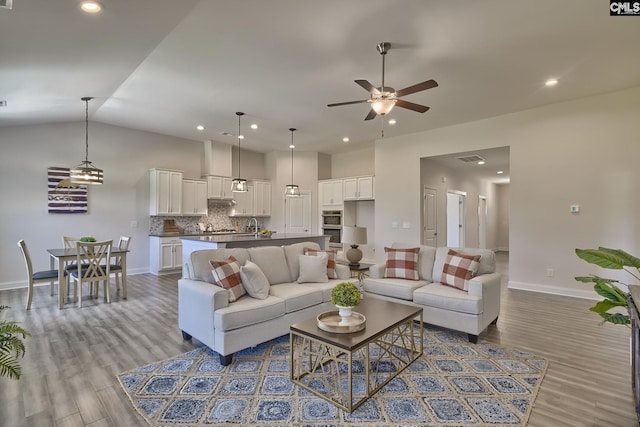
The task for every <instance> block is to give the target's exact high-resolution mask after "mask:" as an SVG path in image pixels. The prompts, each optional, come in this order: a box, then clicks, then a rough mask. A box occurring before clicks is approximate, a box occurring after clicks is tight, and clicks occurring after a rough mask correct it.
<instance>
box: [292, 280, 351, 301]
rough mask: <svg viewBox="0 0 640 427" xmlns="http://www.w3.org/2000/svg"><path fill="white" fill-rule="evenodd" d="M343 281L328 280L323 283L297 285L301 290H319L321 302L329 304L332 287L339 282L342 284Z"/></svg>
mask: <svg viewBox="0 0 640 427" xmlns="http://www.w3.org/2000/svg"><path fill="white" fill-rule="evenodd" d="M344 281H345V279H329V281H328V282H325V283H304V284H301V285H298V286H300V287H302V288H307V287H308V288H311V289H315V290H319V291H321V292H322V302H331V291H332V290H333V288H334V286H336V285H337V284H338V283H340V282H344Z"/></svg>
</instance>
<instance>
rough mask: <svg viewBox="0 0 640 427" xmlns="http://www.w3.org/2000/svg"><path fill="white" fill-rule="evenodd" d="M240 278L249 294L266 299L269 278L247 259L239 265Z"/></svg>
mask: <svg viewBox="0 0 640 427" xmlns="http://www.w3.org/2000/svg"><path fill="white" fill-rule="evenodd" d="M240 278H241V279H242V285H243V286H244V289H245V290H246V291H247V293H248V294H249V296H251V297H253V298H257V299H266V298H267V297H268V296H269V286H270V285H269V280H267V276H265V275H264V273H263V272H262V270H260V267H258V266H257V265H256V264H255V263H253V262H251V261H249V260H247V262H245V264H244V265H243V266H242V267H240Z"/></svg>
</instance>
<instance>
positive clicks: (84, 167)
mask: <svg viewBox="0 0 640 427" xmlns="http://www.w3.org/2000/svg"><path fill="white" fill-rule="evenodd" d="M80 99H82V100H83V101H84V102H85V114H84V122H85V158H84V161H83V162H82V163H80V164H79V165H78V166H75V167H73V168H72V169H71V170H70V172H69V180H70V181H71V183H73V184H80V185H86V184H102V182H103V179H104V174H103V172H102V169H98V168H97V167H95V166H93V164H91V162H90V161H89V101H91V100H92V99H93V97H90V96H85V97H84V98H80Z"/></svg>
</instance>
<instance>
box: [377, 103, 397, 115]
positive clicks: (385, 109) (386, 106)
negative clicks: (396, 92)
mask: <svg viewBox="0 0 640 427" xmlns="http://www.w3.org/2000/svg"><path fill="white" fill-rule="evenodd" d="M394 105H396V100H395V99H375V100H374V101H373V102H372V103H371V108H372V109H373V111H375V112H376V114H380V115H382V116H383V115H385V114H389V113H390V112H391V110H392V109H393V107H394Z"/></svg>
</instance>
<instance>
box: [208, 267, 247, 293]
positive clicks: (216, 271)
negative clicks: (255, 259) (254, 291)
mask: <svg viewBox="0 0 640 427" xmlns="http://www.w3.org/2000/svg"><path fill="white" fill-rule="evenodd" d="M209 264H211V267H212V268H213V270H211V273H212V274H213V280H215V282H216V285H217V286H220V287H221V288H224V289H226V290H227V291H228V292H229V302H234V301H235V300H237V299H238V298H240V297H241V296H242V295H244V294H246V293H247V291H246V290H245V289H244V286H242V280H241V279H240V263H239V262H238V261H237V260H236V259H235V258H234V257H232V256H230V257H229V258H227V259H226V260H224V261H214V260H210V261H209Z"/></svg>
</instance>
